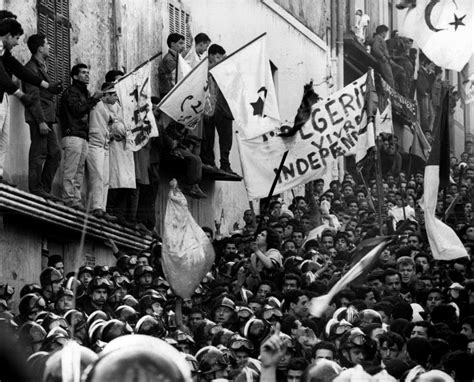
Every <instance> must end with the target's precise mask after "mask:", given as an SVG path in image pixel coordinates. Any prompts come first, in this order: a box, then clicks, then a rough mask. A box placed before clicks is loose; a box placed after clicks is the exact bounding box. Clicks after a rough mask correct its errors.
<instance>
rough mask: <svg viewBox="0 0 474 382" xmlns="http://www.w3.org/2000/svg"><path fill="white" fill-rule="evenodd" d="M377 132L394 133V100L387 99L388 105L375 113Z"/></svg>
mask: <svg viewBox="0 0 474 382" xmlns="http://www.w3.org/2000/svg"><path fill="white" fill-rule="evenodd" d="M375 133H376V134H377V135H379V134H392V135H393V120H392V102H390V99H388V100H387V106H385V109H383V111H381V112H379V111H377V114H376V115H375Z"/></svg>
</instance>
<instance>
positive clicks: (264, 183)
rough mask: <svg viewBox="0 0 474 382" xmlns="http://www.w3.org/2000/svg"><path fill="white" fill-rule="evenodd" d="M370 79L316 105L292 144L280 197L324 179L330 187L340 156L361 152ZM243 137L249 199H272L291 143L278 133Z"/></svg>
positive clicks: (280, 180)
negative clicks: (274, 184)
mask: <svg viewBox="0 0 474 382" xmlns="http://www.w3.org/2000/svg"><path fill="white" fill-rule="evenodd" d="M366 79H367V74H365V75H363V76H362V77H360V78H359V79H358V80H356V81H354V82H353V83H351V84H349V85H347V86H346V87H345V88H343V89H341V90H339V91H337V92H336V93H334V94H333V95H331V96H330V97H329V98H326V99H323V100H321V101H319V102H318V103H316V104H314V105H313V108H312V112H311V117H310V119H309V121H308V122H306V124H305V125H304V126H303V127H302V129H301V130H300V131H298V132H297V133H296V135H295V136H294V137H293V139H292V142H291V145H292V147H291V148H290V150H289V153H288V157H287V159H286V161H285V164H284V166H283V171H282V173H281V175H280V178H279V179H278V183H277V186H276V189H275V192H274V194H275V195H276V194H279V193H281V192H283V191H286V190H289V189H291V188H293V187H296V186H298V185H299V184H304V183H307V182H309V181H312V180H315V179H318V178H323V179H326V183H327V184H326V186H327V185H328V184H329V181H330V180H333V179H337V178H338V171H337V159H338V157H340V156H343V155H344V156H346V155H354V154H355V153H356V146H357V140H358V136H359V130H360V129H359V126H360V124H361V113H362V109H363V107H364V94H365V87H366ZM277 127H278V126H277V125H275V126H274V128H277ZM239 135H240V134H238V137H237V140H238V143H239V149H240V158H241V163H242V171H243V174H244V181H245V186H246V188H247V193H248V195H249V198H250V199H258V198H262V197H266V196H267V194H268V191H269V190H270V187H271V185H272V182H273V179H274V177H275V173H276V171H277V168H278V165H279V164H280V161H281V158H282V156H283V153H284V152H285V151H286V150H287V149H288V147H289V140H291V138H290V139H284V138H281V137H279V136H278V135H276V134H275V133H274V132H273V131H272V132H270V133H268V134H264V135H262V136H259V137H256V138H253V139H242V138H240V136H239Z"/></svg>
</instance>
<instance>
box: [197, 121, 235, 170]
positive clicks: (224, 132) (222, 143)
mask: <svg viewBox="0 0 474 382" xmlns="http://www.w3.org/2000/svg"><path fill="white" fill-rule="evenodd" d="M216 130H217V133H218V134H219V149H220V155H221V168H224V169H226V168H229V167H230V162H229V154H230V149H231V148H232V120H231V119H227V118H225V117H224V116H222V115H221V114H220V113H218V112H216V113H215V115H214V116H212V117H204V120H203V134H202V144H201V159H202V162H203V163H204V164H207V165H211V166H215V156H214V140H215V134H216Z"/></svg>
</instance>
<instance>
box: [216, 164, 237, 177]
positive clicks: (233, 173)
mask: <svg viewBox="0 0 474 382" xmlns="http://www.w3.org/2000/svg"><path fill="white" fill-rule="evenodd" d="M220 170H221V171H223V172H225V173H227V174H231V175H235V176H240V175H239V174H237V173H236V172H234V171H233V170H232V169H231V168H230V166H229V167H227V166H225V167H221V168H220Z"/></svg>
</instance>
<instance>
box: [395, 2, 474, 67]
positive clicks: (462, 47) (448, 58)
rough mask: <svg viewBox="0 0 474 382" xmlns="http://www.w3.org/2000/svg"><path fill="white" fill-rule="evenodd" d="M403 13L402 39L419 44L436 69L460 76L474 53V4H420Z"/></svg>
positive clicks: (417, 3) (401, 18)
mask: <svg viewBox="0 0 474 382" xmlns="http://www.w3.org/2000/svg"><path fill="white" fill-rule="evenodd" d="M403 12H406V13H405V17H404V18H403V16H401V17H400V20H403V22H402V27H401V28H400V35H401V36H405V37H409V38H412V39H413V40H415V41H416V43H417V44H418V46H419V47H420V48H421V50H422V51H423V53H424V54H425V55H426V57H428V58H429V59H430V60H431V61H433V62H434V63H435V64H436V65H438V66H441V67H442V68H445V69H452V70H456V71H458V72H460V71H461V70H462V69H463V67H464V66H465V65H466V64H467V62H468V61H469V59H470V58H471V56H472V53H473V52H474V43H473V41H474V39H473V36H474V29H473V25H474V20H473V17H474V2H473V1H472V0H437V1H436V0H417V2H416V7H415V8H413V9H408V10H407V11H403Z"/></svg>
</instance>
